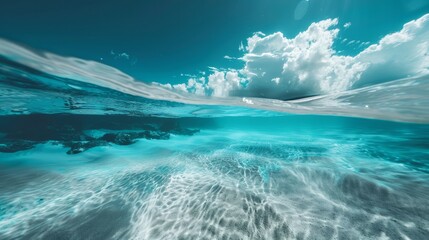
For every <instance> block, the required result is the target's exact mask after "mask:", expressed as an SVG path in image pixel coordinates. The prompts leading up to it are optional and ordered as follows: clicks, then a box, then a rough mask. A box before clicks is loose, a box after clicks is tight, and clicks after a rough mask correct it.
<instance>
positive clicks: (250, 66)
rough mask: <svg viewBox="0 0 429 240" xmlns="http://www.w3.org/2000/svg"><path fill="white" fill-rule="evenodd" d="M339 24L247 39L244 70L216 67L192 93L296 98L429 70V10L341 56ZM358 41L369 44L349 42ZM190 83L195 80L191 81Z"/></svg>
mask: <svg viewBox="0 0 429 240" xmlns="http://www.w3.org/2000/svg"><path fill="white" fill-rule="evenodd" d="M337 26H338V20H337V19H327V20H323V21H320V22H316V23H312V24H311V25H310V26H309V28H308V29H307V30H305V31H303V32H301V33H299V34H298V35H297V36H295V37H294V38H287V37H285V36H283V34H282V33H281V32H276V33H273V34H270V35H264V34H263V33H260V32H257V33H255V34H254V35H253V36H252V37H250V38H248V39H247V46H243V47H240V48H241V49H245V50H246V52H245V54H244V56H243V57H241V58H240V59H241V60H242V61H243V62H244V67H243V68H242V69H238V70H234V69H233V70H226V69H222V68H213V67H212V68H210V69H211V71H212V73H211V74H210V75H209V76H208V77H203V78H202V79H200V80H199V84H200V85H198V87H195V89H197V88H198V89H204V91H201V90H199V91H191V92H195V93H197V92H198V94H206V95H211V96H241V97H264V98H276V99H293V98H300V97H305V96H310V95H319V94H328V93H334V92H340V91H344V90H348V89H351V88H357V87H361V86H365V85H368V84H374V83H381V82H386V81H392V80H396V79H399V78H403V77H407V76H410V75H412V76H414V75H418V74H425V73H427V72H428V69H429V58H428V55H429V50H428V49H429V41H428V40H427V39H429V14H428V15H425V16H423V17H422V18H420V19H418V20H415V21H411V22H409V23H407V24H405V25H404V27H403V29H402V30H401V31H399V32H396V33H393V34H389V35H387V36H385V37H384V38H382V39H381V40H380V41H379V43H377V44H373V45H371V46H369V47H368V48H366V49H365V50H363V51H362V52H361V53H359V54H358V55H356V56H343V55H339V54H338V52H336V51H335V50H334V49H333V44H334V42H335V40H336V38H337V35H338V32H339V29H338V28H337ZM343 41H344V40H343ZM354 43H357V44H360V45H359V46H366V45H367V44H368V43H365V44H362V43H361V42H360V41H351V42H349V44H354ZM187 86H188V87H187V88H189V86H195V83H194V82H188V84H187ZM174 88H176V87H174ZM178 88H181V89H183V87H182V86H180V87H178ZM191 89H194V88H191Z"/></svg>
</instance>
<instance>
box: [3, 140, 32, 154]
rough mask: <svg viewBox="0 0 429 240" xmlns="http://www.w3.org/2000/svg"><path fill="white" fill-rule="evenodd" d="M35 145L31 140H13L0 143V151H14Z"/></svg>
mask: <svg viewBox="0 0 429 240" xmlns="http://www.w3.org/2000/svg"><path fill="white" fill-rule="evenodd" d="M34 145H36V143H35V142H33V141H14V142H9V143H3V144H0V152H3V153H14V152H18V151H24V150H28V149H31V148H33V147H34Z"/></svg>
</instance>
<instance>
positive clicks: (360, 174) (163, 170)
mask: <svg viewBox="0 0 429 240" xmlns="http://www.w3.org/2000/svg"><path fill="white" fill-rule="evenodd" d="M1 41H2V42H1V46H2V48H1V50H2V56H1V58H0V61H1V65H0V71H1V72H0V102H1V104H0V239H386V238H390V239H427V236H429V200H428V199H429V139H428V135H429V125H428V123H429V118H428V112H429V111H428V107H427V106H428V105H427V104H428V102H429V101H428V97H427V93H428V91H427V90H428V89H429V88H428V81H427V77H426V76H419V77H413V76H410V77H409V78H407V79H399V80H397V81H392V82H389V83H387V84H378V85H373V86H368V87H366V88H361V89H357V90H353V91H347V92H345V93H341V94H336V95H329V96H317V97H312V98H306V99H298V100H292V101H280V100H268V99H258V98H254V99H253V98H233V97H231V98H204V97H197V96H191V95H186V94H180V93H174V92H170V91H168V90H165V89H163V88H160V87H158V86H153V85H147V84H144V83H141V82H136V81H134V80H133V79H132V78H130V77H128V76H127V75H125V74H123V73H121V72H119V71H118V70H116V69H113V68H110V67H108V66H105V65H101V64H98V63H95V62H85V61H83V60H79V59H72V58H63V57H60V56H56V55H53V54H47V53H37V52H32V51H29V50H27V49H25V48H22V47H19V46H17V45H14V44H13V43H10V42H6V41H3V40H1Z"/></svg>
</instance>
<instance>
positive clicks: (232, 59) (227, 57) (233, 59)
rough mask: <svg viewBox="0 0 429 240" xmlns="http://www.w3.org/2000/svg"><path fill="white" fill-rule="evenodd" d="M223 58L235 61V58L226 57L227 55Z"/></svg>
mask: <svg viewBox="0 0 429 240" xmlns="http://www.w3.org/2000/svg"><path fill="white" fill-rule="evenodd" d="M223 58H225V59H228V60H235V59H237V58H235V57H231V56H228V55H225V56H224V57H223Z"/></svg>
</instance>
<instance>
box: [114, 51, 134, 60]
mask: <svg viewBox="0 0 429 240" xmlns="http://www.w3.org/2000/svg"><path fill="white" fill-rule="evenodd" d="M110 55H112V56H113V57H114V58H115V59H126V60H130V55H129V54H128V53H126V52H122V53H116V52H114V51H113V50H110Z"/></svg>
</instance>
